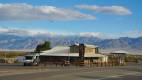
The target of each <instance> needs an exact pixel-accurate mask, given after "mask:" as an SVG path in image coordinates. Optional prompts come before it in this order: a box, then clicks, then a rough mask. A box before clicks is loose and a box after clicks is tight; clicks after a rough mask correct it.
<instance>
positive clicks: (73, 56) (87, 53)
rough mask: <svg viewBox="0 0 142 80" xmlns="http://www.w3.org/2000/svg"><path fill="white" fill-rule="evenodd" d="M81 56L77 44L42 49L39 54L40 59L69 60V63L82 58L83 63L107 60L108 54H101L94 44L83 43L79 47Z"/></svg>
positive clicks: (52, 60)
mask: <svg viewBox="0 0 142 80" xmlns="http://www.w3.org/2000/svg"><path fill="white" fill-rule="evenodd" d="M81 50H83V52H82V54H83V55H82V58H83V59H82V58H81V56H80V47H79V44H75V45H71V46H69V47H68V46H57V47H54V48H52V49H51V50H48V51H43V52H42V53H41V55H40V58H41V61H50V62H62V61H65V60H67V61H70V63H76V62H78V61H80V60H81V59H82V60H83V62H84V63H87V64H90V63H93V62H107V59H108V56H106V55H103V54H101V53H100V52H99V47H98V46H95V45H88V44H84V47H83V48H82V49H81Z"/></svg>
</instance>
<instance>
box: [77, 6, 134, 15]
mask: <svg viewBox="0 0 142 80" xmlns="http://www.w3.org/2000/svg"><path fill="white" fill-rule="evenodd" d="M76 7H77V8H80V9H86V10H91V11H96V12H101V13H109V14H115V15H131V14H132V12H131V11H130V10H129V9H127V8H125V7H123V6H115V5H114V6H97V5H91V6H90V5H76Z"/></svg>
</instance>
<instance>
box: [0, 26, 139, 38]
mask: <svg viewBox="0 0 142 80" xmlns="http://www.w3.org/2000/svg"><path fill="white" fill-rule="evenodd" d="M0 34H9V35H17V36H40V35H42V36H50V37H54V36H81V37H97V38H100V39H116V38H119V37H132V38H136V37H142V31H127V32H120V33H113V34H112V33H102V32H80V33H71V32H53V31H45V30H31V29H10V28H0Z"/></svg>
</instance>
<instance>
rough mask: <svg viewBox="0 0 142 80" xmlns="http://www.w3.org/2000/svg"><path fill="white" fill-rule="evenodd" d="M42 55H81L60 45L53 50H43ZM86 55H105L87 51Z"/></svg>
mask: <svg viewBox="0 0 142 80" xmlns="http://www.w3.org/2000/svg"><path fill="white" fill-rule="evenodd" d="M40 55H41V56H70V57H79V53H70V47H63V46H58V47H55V48H53V49H51V50H47V51H42V53H41V54H40ZM84 56H85V57H104V56H106V55H103V54H91V53H87V54H85V55H84Z"/></svg>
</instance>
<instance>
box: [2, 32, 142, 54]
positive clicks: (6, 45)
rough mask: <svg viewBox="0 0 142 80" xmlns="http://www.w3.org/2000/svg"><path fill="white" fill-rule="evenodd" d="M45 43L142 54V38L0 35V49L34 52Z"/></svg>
mask: <svg viewBox="0 0 142 80" xmlns="http://www.w3.org/2000/svg"><path fill="white" fill-rule="evenodd" d="M44 41H51V44H52V47H54V46H57V45H71V44H74V43H86V44H93V45H97V46H99V47H100V48H101V49H102V50H129V51H139V52H142V37H137V38H130V37H120V38H115V39H111V38H109V39H102V38H99V37H95V36H80V35H51V34H39V35H34V36H29V35H15V34H8V33H0V45H1V46H0V49H6V50H33V49H35V47H36V46H37V45H38V44H40V43H43V42H44Z"/></svg>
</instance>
